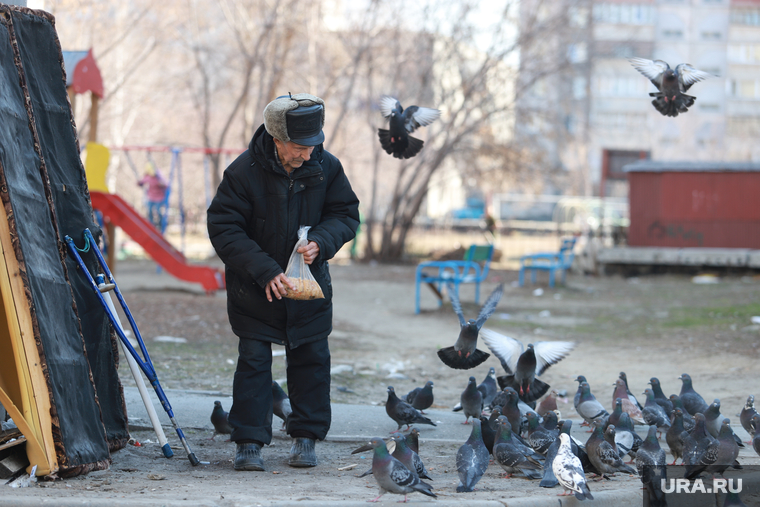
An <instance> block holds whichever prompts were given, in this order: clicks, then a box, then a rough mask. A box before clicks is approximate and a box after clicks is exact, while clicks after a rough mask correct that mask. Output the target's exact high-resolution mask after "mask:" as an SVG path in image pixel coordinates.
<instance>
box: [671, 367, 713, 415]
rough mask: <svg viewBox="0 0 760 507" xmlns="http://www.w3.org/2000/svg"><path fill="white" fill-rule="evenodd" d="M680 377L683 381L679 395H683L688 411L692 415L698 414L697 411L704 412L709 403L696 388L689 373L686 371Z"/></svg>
mask: <svg viewBox="0 0 760 507" xmlns="http://www.w3.org/2000/svg"><path fill="white" fill-rule="evenodd" d="M678 378H679V379H680V380H681V382H682V384H681V392H680V394H679V396H680V397H681V402H682V403H683V406H684V408H686V411H687V412H688V413H690V414H691V415H696V414H697V412H699V413H702V414H704V413H705V410H707V407H708V406H709V405H708V404H707V402H706V401H705V399H704V398H703V397H702V396H700V395H699V393H698V392H696V391H695V390H694V386H693V384H692V382H691V377H690V376H689V374H688V373H684V374H682V375H681V376H680V377H678Z"/></svg>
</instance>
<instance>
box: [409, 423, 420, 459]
mask: <svg viewBox="0 0 760 507" xmlns="http://www.w3.org/2000/svg"><path fill="white" fill-rule="evenodd" d="M406 445H407V446H409V448H410V449H411V450H413V451H414V452H416V453H417V454H419V453H420V430H418V429H417V428H412V429H411V431H410V432H409V433H408V434H407V435H406Z"/></svg>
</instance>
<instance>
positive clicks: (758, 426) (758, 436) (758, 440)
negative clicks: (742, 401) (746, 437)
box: [752, 414, 760, 456]
mask: <svg viewBox="0 0 760 507" xmlns="http://www.w3.org/2000/svg"><path fill="white" fill-rule="evenodd" d="M752 428H753V429H754V430H755V436H754V437H752V448H753V449H754V450H755V452H756V453H757V455H758V456H760V414H755V415H753V416H752Z"/></svg>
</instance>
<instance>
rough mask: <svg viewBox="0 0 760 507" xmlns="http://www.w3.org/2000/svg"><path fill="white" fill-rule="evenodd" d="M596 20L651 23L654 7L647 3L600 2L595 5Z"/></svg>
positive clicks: (634, 23) (627, 23)
mask: <svg viewBox="0 0 760 507" xmlns="http://www.w3.org/2000/svg"><path fill="white" fill-rule="evenodd" d="M594 21H596V22H597V23H613V24H624V25H651V24H652V23H653V22H654V15H653V7H652V6H651V5H647V4H619V3H599V4H595V5H594Z"/></svg>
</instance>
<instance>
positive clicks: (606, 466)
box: [586, 422, 636, 477]
mask: <svg viewBox="0 0 760 507" xmlns="http://www.w3.org/2000/svg"><path fill="white" fill-rule="evenodd" d="M603 427H604V423H603V422H597V423H595V424H594V430H593V432H592V433H591V435H590V436H589V437H588V440H587V441H586V452H587V453H588V457H589V459H590V460H591V463H593V465H594V467H596V469H597V470H598V471H599V472H600V473H601V475H602V477H605V476H606V474H614V473H616V472H623V473H627V474H635V473H636V471H635V470H633V469H632V468H631V467H629V466H628V465H626V464H625V463H623V460H621V459H620V454H619V453H618V450H617V448H615V447H614V441H615V434H614V431H615V426H613V425H610V426H608V427H607V431H608V432H611V439H612V442H613V443H612V444H611V443H610V442H608V441H607V440H606V439H605V435H604V431H603V429H602V428H603Z"/></svg>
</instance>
